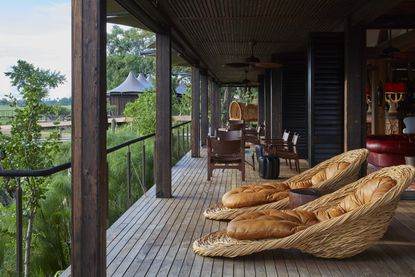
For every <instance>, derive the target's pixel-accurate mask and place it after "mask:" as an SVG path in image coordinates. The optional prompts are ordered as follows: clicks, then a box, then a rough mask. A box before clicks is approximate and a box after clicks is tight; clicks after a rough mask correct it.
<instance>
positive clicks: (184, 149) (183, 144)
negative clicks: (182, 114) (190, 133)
mask: <svg viewBox="0 0 415 277" xmlns="http://www.w3.org/2000/svg"><path fill="white" fill-rule="evenodd" d="M182 150H183V151H182V152H183V155H185V154H186V146H185V141H184V127H182Z"/></svg>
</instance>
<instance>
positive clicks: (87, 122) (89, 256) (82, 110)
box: [71, 0, 108, 276]
mask: <svg viewBox="0 0 415 277" xmlns="http://www.w3.org/2000/svg"><path fill="white" fill-rule="evenodd" d="M105 41H106V3H105V1H100V0H88V1H86V0H73V1H72V243H71V246H72V267H71V270H72V276H106V268H107V265H106V245H107V244H106V229H107V203H108V199H107V195H108V176H107V156H106V130H107V106H106V58H105V55H106V48H105Z"/></svg>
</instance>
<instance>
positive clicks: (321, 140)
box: [308, 33, 344, 166]
mask: <svg viewBox="0 0 415 277" xmlns="http://www.w3.org/2000/svg"><path fill="white" fill-rule="evenodd" d="M308 59H309V60H308V77H309V80H308V105H309V109H308V111H309V128H310V132H309V138H308V143H309V160H310V163H311V166H314V165H315V164H317V163H319V162H321V161H324V160H327V159H328V158H330V157H332V156H335V155H337V154H339V153H341V152H343V147H344V145H343V140H344V137H343V135H344V133H343V132H344V131H343V130H344V34H343V33H312V34H311V36H310V44H309V52H308Z"/></svg>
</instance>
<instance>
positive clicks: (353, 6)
mask: <svg viewBox="0 0 415 277" xmlns="http://www.w3.org/2000/svg"><path fill="white" fill-rule="evenodd" d="M365 2H366V0H354V1H350V0H314V1H312V0H309V1H304V0H258V1H254V0H247V1H241V0H204V1H203V0H168V1H159V2H158V5H159V6H160V7H161V8H162V9H163V10H164V11H165V12H166V13H167V14H168V15H169V17H170V18H171V20H172V21H173V22H174V24H175V25H176V27H177V28H178V29H179V30H180V32H182V34H183V35H184V36H185V37H186V39H187V40H188V41H189V43H190V44H191V45H193V47H194V48H195V49H197V50H198V52H199V55H200V56H201V58H202V59H203V60H204V61H205V62H206V63H207V65H208V67H209V68H210V69H211V70H212V71H213V72H215V75H216V76H217V77H218V78H219V80H220V81H221V82H224V83H227V82H236V81H240V80H242V79H243V78H244V71H243V69H232V68H229V67H226V66H224V65H225V64H226V63H229V62H243V61H244V59H245V58H246V57H248V56H249V55H250V48H249V40H252V39H254V40H256V41H258V44H257V46H256V47H255V50H254V54H255V56H257V57H259V58H260V59H261V61H262V62H266V61H271V56H272V54H274V53H283V52H292V51H298V50H303V49H305V48H306V44H307V38H308V34H309V33H310V32H327V31H333V30H335V28H337V27H339V26H340V25H341V24H342V23H343V22H344V21H345V19H346V17H347V15H349V14H351V13H353V12H354V11H356V10H357V9H359V8H360V7H362V6H363V5H364V4H365ZM257 73H258V72H255V73H254V72H253V73H251V74H250V75H249V78H250V79H253V78H255V76H256V74H257Z"/></svg>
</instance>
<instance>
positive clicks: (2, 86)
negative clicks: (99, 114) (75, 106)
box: [0, 0, 71, 98]
mask: <svg viewBox="0 0 415 277" xmlns="http://www.w3.org/2000/svg"><path fill="white" fill-rule="evenodd" d="M0 34H1V35H0V97H3V96H4V95H7V94H9V93H10V92H12V93H16V89H15V88H12V87H11V85H10V80H9V78H8V77H6V76H5V75H4V72H7V71H9V70H10V67H11V66H12V65H15V64H16V62H17V60H19V59H22V60H25V61H27V62H29V63H32V64H34V65H35V66H36V67H41V68H44V69H50V70H54V71H60V72H61V73H62V74H64V75H65V76H66V82H65V84H64V85H61V86H60V87H58V88H57V89H55V90H52V91H50V94H49V97H50V98H62V97H69V96H70V95H71V86H70V80H71V1H70V0H0Z"/></svg>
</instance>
